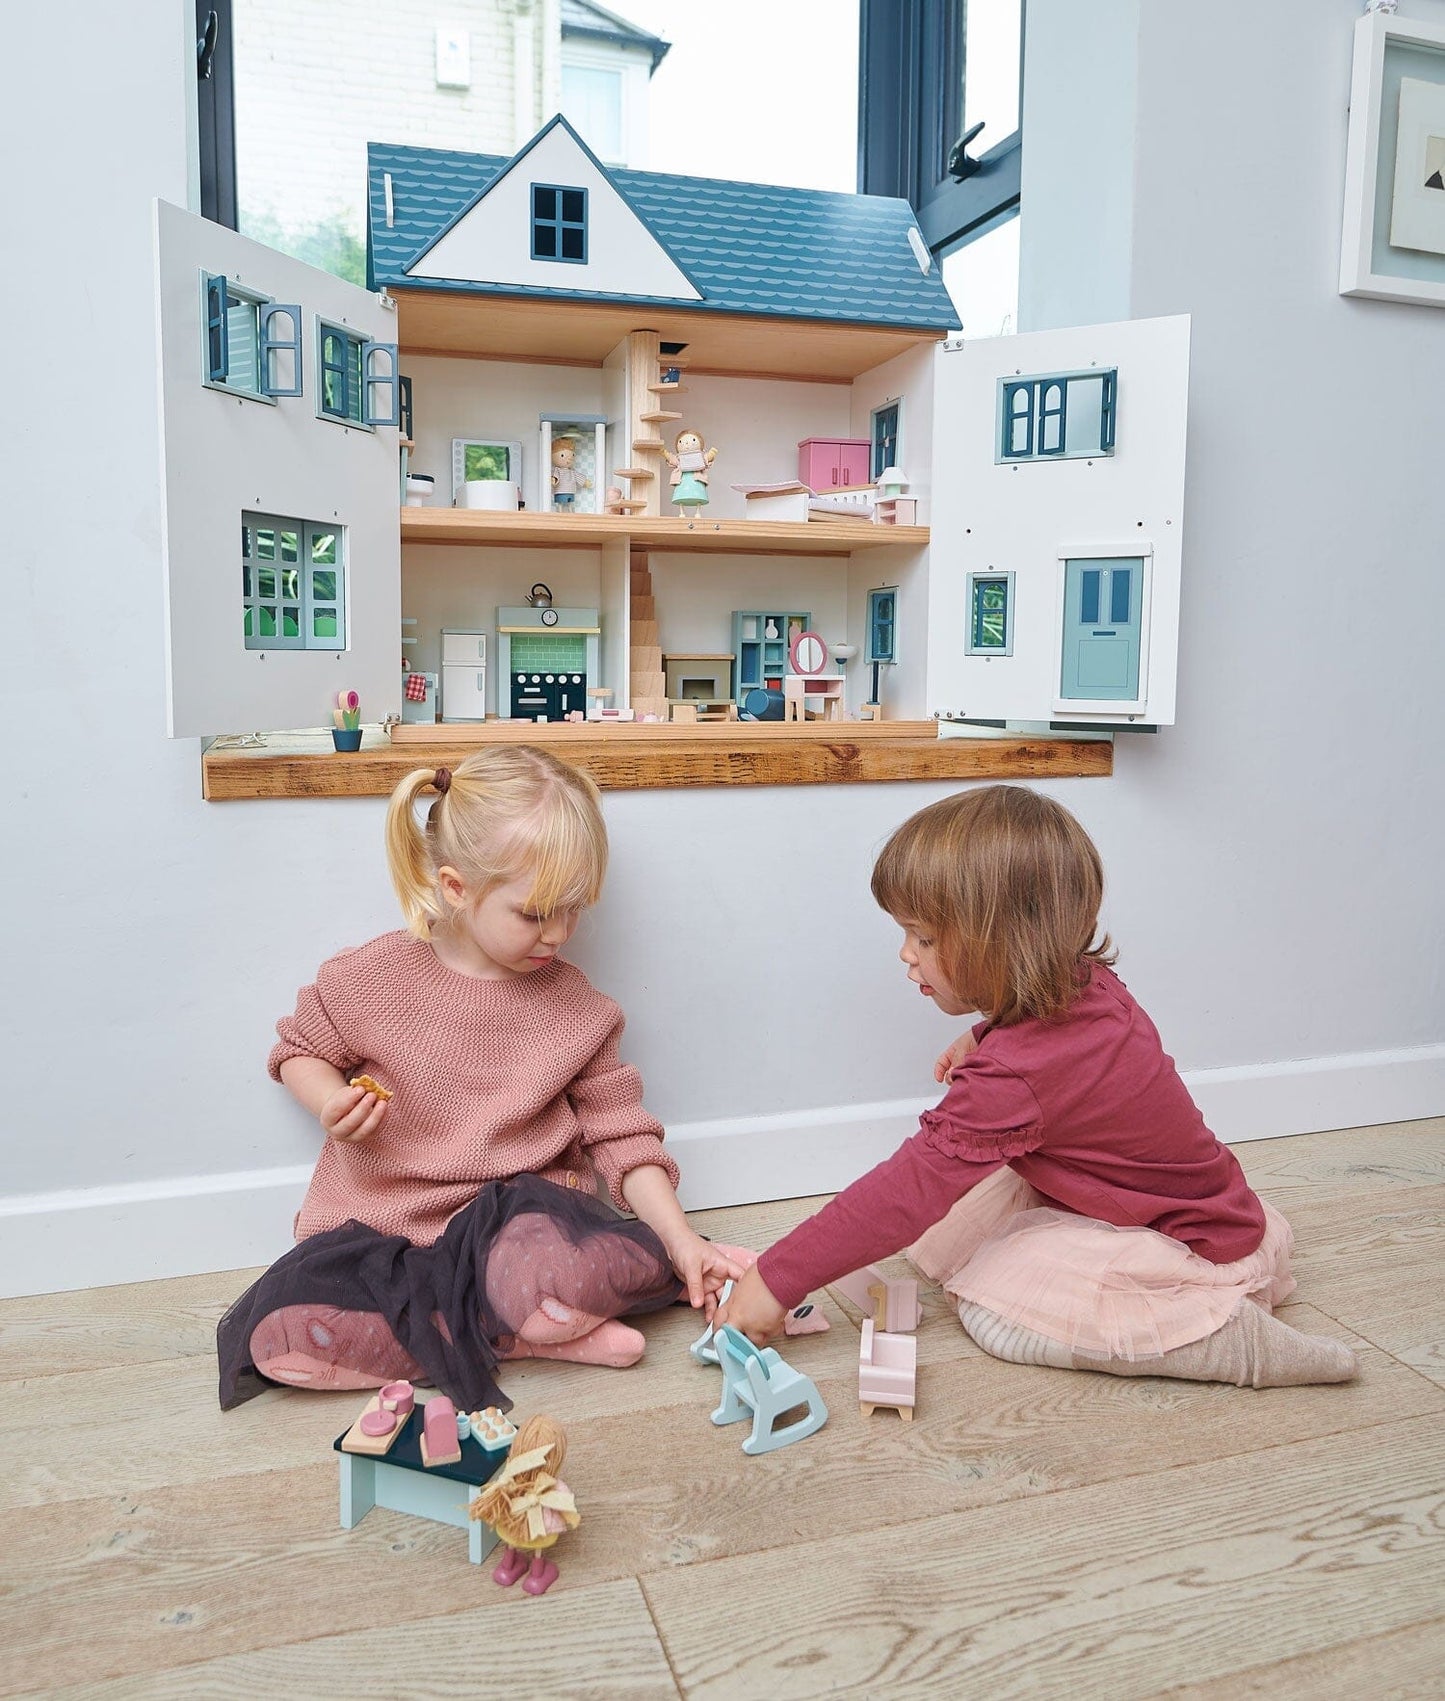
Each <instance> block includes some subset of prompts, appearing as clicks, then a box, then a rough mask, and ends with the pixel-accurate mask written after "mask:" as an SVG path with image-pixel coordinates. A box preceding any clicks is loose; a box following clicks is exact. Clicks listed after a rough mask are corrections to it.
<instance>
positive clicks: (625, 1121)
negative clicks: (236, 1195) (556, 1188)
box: [267, 932, 678, 1246]
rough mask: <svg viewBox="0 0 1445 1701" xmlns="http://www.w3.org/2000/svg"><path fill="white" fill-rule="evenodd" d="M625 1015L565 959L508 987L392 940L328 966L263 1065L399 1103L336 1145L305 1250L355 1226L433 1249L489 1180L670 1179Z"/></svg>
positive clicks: (427, 949) (306, 1222)
mask: <svg viewBox="0 0 1445 1701" xmlns="http://www.w3.org/2000/svg"><path fill="white" fill-rule="evenodd" d="M622 1026H623V1023H622V1012H621V1011H620V1010H619V1009H618V1007H617V1006H616V1004H614V1003H613V1001H612V1000H611V999H610V998H607V997H604V996H603V994H602V993H600V992H598V991H597V990H596V988H595V987H593V986H592V984H591V983H590V982H589V981H588V979H587V977H586V975H584V974H583V973H582V971H581V970H580V969H577V968H574V967H573V966H572V964H571V963H565V962H563V961H562V960H561V959H560V958H558V959H555V960H554V961H553V962H551V963H549V964H548V965H547V966H546V967H545V968H542V969H537V970H535V971H534V972H533V973H531V974H528V975H519V976H516V977H515V978H509V979H507V980H478V979H476V978H474V977H472V976H470V975H462V974H457V973H456V972H455V971H454V970H452V969H449V968H447V967H446V966H445V965H444V964H442V963H441V962H439V961H438V959H437V956H436V953H435V952H434V951H433V950H432V948H431V946H430V945H428V944H427V943H426V942H425V941H424V940H420V939H415V938H413V937H412V936H411V935H410V934H408V933H400V932H398V933H384V934H383V935H382V936H381V937H380V938H379V939H373V940H372V941H371V943H370V944H368V945H361V946H358V947H357V948H356V949H355V950H352V951H342V952H340V953H338V955H336V956H335V957H332V958H330V959H329V961H327V962H325V963H323V964H322V965H321V967H320V969H319V970H318V971H317V975H316V982H315V984H314V985H313V986H303V987H302V988H301V991H300V994H299V995H298V997H297V1000H296V1013H295V1015H294V1016H286V1017H283V1018H282V1020H281V1021H279V1022H278V1023H277V1024H276V1032H277V1033H278V1034H279V1035H280V1036H281V1037H280V1039H279V1040H278V1042H277V1043H276V1045H275V1046H274V1047H273V1048H272V1051H271V1055H270V1057H269V1059H268V1060H267V1064H268V1067H269V1069H270V1071H271V1074H272V1075H273V1076H274V1077H275V1079H276V1080H278V1081H279V1080H280V1078H281V1065H282V1064H283V1063H284V1062H285V1061H286V1059H287V1058H288V1057H320V1058H323V1059H325V1061H326V1062H327V1063H331V1064H334V1065H335V1066H336V1068H338V1069H339V1070H340V1071H341V1072H342V1074H343V1075H345V1076H346V1077H347V1078H348V1079H349V1078H350V1077H351V1076H352V1075H356V1074H362V1073H365V1074H368V1075H370V1076H371V1077H372V1078H373V1079H374V1080H376V1081H378V1082H379V1083H380V1084H381V1085H382V1086H383V1087H389V1088H390V1089H391V1090H392V1093H393V1094H394V1095H395V1096H394V1097H393V1098H392V1100H391V1103H390V1104H389V1105H388V1107H387V1112H386V1117H385V1119H384V1121H383V1123H382V1125H381V1128H380V1130H379V1131H378V1132H377V1133H375V1134H373V1135H372V1136H371V1138H370V1139H369V1140H364V1141H362V1142H360V1143H359V1144H352V1143H348V1142H343V1141H340V1140H327V1141H326V1143H325V1144H324V1145H323V1147H322V1148H321V1155H320V1157H319V1158H318V1159H317V1160H316V1172H315V1174H314V1175H313V1176H312V1177H311V1185H310V1187H309V1188H308V1190H307V1193H306V1198H305V1201H304V1203H303V1204H302V1206H301V1210H300V1211H299V1212H298V1214H297V1217H296V1238H297V1239H298V1240H301V1239H304V1238H305V1237H306V1236H307V1235H312V1234H320V1233H321V1232H322V1231H323V1230H325V1229H330V1228H335V1227H336V1226H337V1225H338V1224H340V1223H344V1222H346V1221H347V1220H348V1219H349V1218H352V1217H355V1218H356V1219H357V1220H358V1221H359V1222H363V1223H366V1224H368V1225H369V1226H370V1227H372V1228H374V1229H378V1230H379V1231H381V1232H382V1233H384V1234H400V1235H405V1236H406V1238H407V1239H408V1240H410V1241H412V1242H414V1243H415V1244H417V1245H420V1246H430V1245H431V1244H432V1242H433V1241H435V1240H436V1239H437V1238H438V1237H439V1236H440V1235H441V1232H442V1230H443V1229H444V1228H445V1227H446V1224H447V1219H448V1218H449V1217H451V1216H452V1215H453V1214H454V1213H455V1212H457V1211H459V1210H460V1209H461V1208H462V1207H463V1206H464V1205H467V1204H470V1203H471V1201H472V1200H473V1199H474V1198H475V1197H476V1195H477V1193H478V1192H479V1191H480V1190H481V1188H482V1186H483V1184H484V1183H485V1182H488V1181H499V1180H503V1179H505V1178H506V1177H508V1176H512V1175H518V1174H520V1173H522V1172H523V1171H524V1170H531V1171H534V1172H535V1173H536V1174H538V1175H542V1176H545V1177H546V1179H547V1180H549V1181H555V1182H558V1183H559V1184H560V1185H562V1186H564V1187H585V1188H588V1189H589V1190H590V1189H592V1188H593V1187H594V1186H595V1184H596V1181H597V1179H598V1178H600V1179H601V1180H602V1182H604V1183H605V1185H606V1189H607V1192H608V1194H609V1195H610V1197H611V1199H612V1202H613V1203H614V1204H615V1205H616V1206H617V1207H618V1209H619V1210H626V1209H627V1202H626V1200H625V1199H624V1197H623V1195H622V1191H621V1181H622V1178H623V1176H624V1175H626V1174H627V1172H628V1171H629V1170H633V1169H637V1168H640V1167H641V1166H642V1165H644V1164H658V1165H660V1166H661V1168H663V1169H665V1170H666V1171H667V1173H668V1175H669V1177H670V1178H671V1180H672V1184H673V1186H674V1187H675V1186H676V1185H677V1176H678V1171H677V1165H676V1164H675V1163H674V1162H673V1161H672V1159H671V1158H670V1157H668V1156H667V1154H666V1153H665V1152H664V1151H663V1149H662V1125H661V1124H660V1123H659V1122H658V1121H657V1120H656V1119H655V1118H654V1117H652V1116H649V1115H648V1113H647V1112H646V1111H645V1110H644V1109H643V1108H642V1078H641V1076H640V1075H639V1074H638V1073H637V1071H636V1069H634V1068H633V1067H632V1066H631V1065H630V1064H627V1063H624V1062H623V1061H622V1060H621V1058H620V1056H619V1055H618V1049H617V1047H618V1041H619V1040H620V1038H621V1035H622Z"/></svg>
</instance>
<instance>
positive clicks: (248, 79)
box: [234, 0, 666, 283]
mask: <svg viewBox="0 0 1445 1701" xmlns="http://www.w3.org/2000/svg"><path fill="white" fill-rule="evenodd" d="M234 18H235V78H236V176H237V198H238V203H239V222H240V227H241V229H242V231H243V232H244V233H245V234H246V235H248V236H253V237H255V238H256V239H257V240H258V241H261V242H265V243H267V244H268V245H270V246H271V247H273V248H278V249H280V250H282V252H284V253H287V254H292V255H294V256H295V257H296V258H298V259H301V260H305V261H307V262H308V263H309V264H311V265H315V266H320V267H322V268H323V269H324V270H326V271H330V272H335V273H336V274H337V275H338V276H340V277H344V278H348V279H350V280H351V281H352V282H355V283H362V282H364V281H365V272H366V221H365V198H366V147H367V143H368V142H404V143H410V144H412V145H413V146H418V147H432V148H454V149H457V150H459V151H462V152H466V153H494V154H502V155H510V154H512V153H514V152H515V151H516V150H517V149H518V148H519V147H521V146H522V145H523V144H524V143H525V142H526V141H527V140H528V139H529V138H530V137H531V136H533V135H534V134H535V133H536V132H537V130H538V129H540V128H541V126H542V125H543V124H544V123H545V122H546V120H547V119H548V118H550V117H551V116H552V115H553V113H555V112H557V111H565V112H567V114H568V116H569V118H571V119H572V121H573V123H574V124H575V125H576V126H577V128H578V129H579V130H580V132H581V133H582V135H583V137H584V139H585V140H586V141H587V142H588V144H589V146H591V147H592V148H593V149H594V150H595V151H596V152H597V153H598V154H599V156H600V157H601V158H602V160H603V161H604V163H605V164H608V165H646V164H647V152H648V99H647V85H648V79H649V77H650V75H651V73H652V69H653V66H654V64H655V63H656V62H657V61H658V60H659V59H660V58H661V57H662V55H663V54H664V53H665V51H666V44H665V43H664V42H661V41H659V40H657V39H656V38H655V37H653V36H651V35H649V34H648V33H647V32H646V31H645V30H641V29H637V28H635V27H633V26H632V25H630V24H629V23H628V22H627V21H626V20H625V19H623V18H621V17H619V16H618V15H617V14H616V13H613V12H610V11H606V10H604V9H603V8H602V7H600V6H595V5H592V4H590V3H589V0H449V3H448V5H447V8H446V10H445V13H444V15H442V16H441V17H439V15H438V12H437V10H436V9H435V7H433V6H431V5H427V6H419V5H417V4H416V3H415V0H303V3H301V4H297V3H296V0H235V10H234Z"/></svg>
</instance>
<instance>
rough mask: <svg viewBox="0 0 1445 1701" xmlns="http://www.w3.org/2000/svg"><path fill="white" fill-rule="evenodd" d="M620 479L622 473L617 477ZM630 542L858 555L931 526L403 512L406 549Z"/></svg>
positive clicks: (920, 538) (915, 544) (916, 540)
mask: <svg viewBox="0 0 1445 1701" xmlns="http://www.w3.org/2000/svg"><path fill="white" fill-rule="evenodd" d="M618 476H619V477H621V476H622V474H620V473H619V475H618ZM617 538H628V539H630V540H631V541H632V542H633V543H634V544H637V545H639V546H641V547H643V548H647V549H656V550H662V549H669V550H680V551H699V552H703V553H711V554H731V555H856V554H857V553H858V552H859V551H860V550H865V549H887V548H897V547H898V546H900V545H903V546H906V547H908V548H915V549H921V548H924V547H925V546H926V545H927V543H928V527H927V526H872V525H866V524H862V523H860V522H859V521H857V520H710V519H708V518H707V517H706V516H705V515H704V516H703V517H702V518H701V519H698V520H696V521H694V522H693V523H692V524H689V523H688V522H687V521H686V520H682V519H680V518H678V517H677V516H675V515H662V516H661V517H659V516H657V515H632V516H630V517H629V516H627V515H622V514H530V513H527V514H521V513H519V514H507V513H492V512H489V511H488V510H486V509H481V508H403V509H402V510H401V541H402V542H403V543H404V544H407V543H460V544H506V545H509V546H513V547H515V546H516V545H518V544H530V545H532V546H533V547H535V548H541V549H567V548H575V547H576V546H577V545H579V544H583V545H594V544H603V543H611V542H613V541H614V540H615V539H617Z"/></svg>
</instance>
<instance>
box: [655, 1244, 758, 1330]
mask: <svg viewBox="0 0 1445 1701" xmlns="http://www.w3.org/2000/svg"><path fill="white" fill-rule="evenodd" d="M667 1255H668V1257H669V1258H671V1259H672V1267H673V1269H674V1270H675V1271H676V1272H677V1279H678V1280H679V1281H680V1282H682V1283H684V1284H685V1286H686V1288H687V1301H688V1304H689V1305H691V1306H692V1308H693V1310H694V1311H702V1312H704V1313H705V1314H706V1316H707V1320H708V1322H709V1323H710V1322H711V1321H712V1318H713V1313H714V1312H715V1311H716V1310H717V1296H718V1294H719V1293H720V1292H721V1291H722V1286H723V1283H724V1282H734V1281H736V1280H737V1279H738V1277H739V1276H740V1275H742V1273H743V1267H742V1265H741V1264H739V1263H738V1262H737V1261H736V1259H733V1258H729V1257H728V1255H727V1254H726V1253H725V1252H723V1251H722V1250H721V1249H720V1248H719V1247H716V1246H714V1245H713V1243H712V1242H711V1241H710V1240H704V1239H703V1237H702V1236H701V1235H700V1234H695V1233H694V1232H693V1231H692V1229H688V1230H687V1231H686V1232H685V1233H684V1234H679V1235H678V1236H677V1237H676V1238H675V1239H674V1240H673V1241H672V1242H671V1243H670V1244H669V1245H668V1248H667Z"/></svg>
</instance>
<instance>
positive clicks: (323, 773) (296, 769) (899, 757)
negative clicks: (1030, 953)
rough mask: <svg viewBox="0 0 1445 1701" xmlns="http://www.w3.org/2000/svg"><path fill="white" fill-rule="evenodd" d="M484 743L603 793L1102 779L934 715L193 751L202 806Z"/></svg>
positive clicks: (283, 738) (441, 757) (373, 738)
mask: <svg viewBox="0 0 1445 1701" xmlns="http://www.w3.org/2000/svg"><path fill="white" fill-rule="evenodd" d="M489 743H503V744H537V745H542V746H545V747H546V748H547V749H548V750H550V751H552V752H553V754H554V755H557V756H560V757H561V758H562V759H563V760H565V761H568V762H572V763H574V764H575V765H576V766H577V767H579V768H581V769H583V770H584V771H585V772H586V773H588V774H590V775H591V776H592V778H593V779H594V780H595V781H596V782H597V784H598V785H599V786H600V787H601V788H602V789H603V790H604V791H646V790H654V789H659V788H671V787H682V786H777V785H847V784H853V783H859V782H862V783H867V782H872V781H884V780H892V781H896V780H1008V779H1059V778H1066V777H1067V778H1073V777H1079V776H1083V777H1089V776H1095V777H1102V776H1106V775H1108V774H1110V773H1112V772H1113V766H1114V747H1113V745H1112V743H1110V742H1109V741H1107V740H1104V739H1070V738H1028V737H1014V736H1009V735H1000V736H999V737H997V738H940V737H939V736H938V728H937V726H936V725H935V723H934V722H933V721H878V722H873V721H810V722H807V723H804V724H792V725H786V726H785V725H783V724H782V723H781V722H767V721H752V722H750V721H703V722H699V723H698V724H697V725H681V726H679V725H673V724H672V723H670V722H640V723H639V722H622V723H613V724H611V725H606V726H599V725H598V724H597V723H596V722H587V723H585V724H583V725H580V726H579V725H576V724H564V723H555V724H544V725H540V726H538V725H533V724H532V723H531V722H529V721H488V722H486V723H485V724H472V725H455V726H447V725H438V726H415V725H411V726H407V725H402V726H397V727H393V728H392V731H391V735H390V736H388V735H387V734H386V733H384V732H383V731H381V730H380V729H377V728H368V729H367V731H366V735H365V737H364V739H363V740H362V747H361V749H360V750H359V751H357V752H355V754H346V755H342V754H338V753H337V752H336V751H334V750H333V749H332V748H331V735H330V733H329V732H327V731H317V732H311V733H275V734H270V735H267V742H266V744H265V746H264V747H260V748H255V747H253V748H245V749H240V748H228V747H226V746H225V745H224V744H223V743H222V744H217V745H213V746H212V747H211V748H210V749H209V750H207V751H206V752H205V754H204V755H203V756H202V758H201V775H202V795H203V796H204V797H206V798H207V799H209V800H210V801H212V802H222V801H227V800H234V799H258V798H296V797H387V796H389V795H390V793H391V792H392V790H393V789H394V788H395V786H396V784H397V782H398V781H399V780H401V779H402V777H403V776H404V775H406V774H409V773H410V772H411V771H412V769H413V768H424V767H449V768H450V767H455V766H456V765H457V763H458V762H460V761H461V760H462V759H463V758H464V757H465V756H467V755H468V754H469V753H470V752H471V751H473V750H476V749H477V748H478V747H479V746H481V745H483V744H489Z"/></svg>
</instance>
